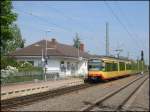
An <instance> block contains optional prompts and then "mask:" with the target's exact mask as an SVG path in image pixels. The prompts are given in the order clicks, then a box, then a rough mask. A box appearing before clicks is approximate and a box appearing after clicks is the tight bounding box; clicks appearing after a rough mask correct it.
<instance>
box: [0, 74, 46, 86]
mask: <svg viewBox="0 0 150 112" xmlns="http://www.w3.org/2000/svg"><path fill="white" fill-rule="evenodd" d="M3 75H4V74H3ZM43 77H44V76H43V72H39V71H38V72H37V71H32V72H17V73H15V74H10V75H8V76H7V77H1V84H3V85H4V84H9V83H19V82H27V81H36V80H43Z"/></svg>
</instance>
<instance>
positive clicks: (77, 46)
mask: <svg viewBox="0 0 150 112" xmlns="http://www.w3.org/2000/svg"><path fill="white" fill-rule="evenodd" d="M73 42H74V45H73V47H75V48H79V47H80V44H81V41H80V38H79V36H78V33H76V37H75V38H74V39H73Z"/></svg>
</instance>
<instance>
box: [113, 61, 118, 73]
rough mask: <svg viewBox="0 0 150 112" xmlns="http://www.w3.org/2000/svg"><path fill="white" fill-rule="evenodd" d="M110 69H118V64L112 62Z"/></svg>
mask: <svg viewBox="0 0 150 112" xmlns="http://www.w3.org/2000/svg"><path fill="white" fill-rule="evenodd" d="M112 71H118V64H117V63H112Z"/></svg>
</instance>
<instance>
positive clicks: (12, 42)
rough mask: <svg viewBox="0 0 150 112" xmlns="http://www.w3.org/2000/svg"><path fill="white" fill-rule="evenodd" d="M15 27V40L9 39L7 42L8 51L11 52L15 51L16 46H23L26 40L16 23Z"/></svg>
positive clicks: (13, 27) (13, 26)
mask: <svg viewBox="0 0 150 112" xmlns="http://www.w3.org/2000/svg"><path fill="white" fill-rule="evenodd" d="M12 29H13V40H8V41H7V42H6V47H5V48H6V53H10V52H11V51H15V50H16V48H23V47H24V43H25V40H23V39H22V36H21V32H20V29H19V28H18V26H17V25H16V24H13V25H12Z"/></svg>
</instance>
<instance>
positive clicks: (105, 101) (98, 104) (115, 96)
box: [80, 75, 149, 111]
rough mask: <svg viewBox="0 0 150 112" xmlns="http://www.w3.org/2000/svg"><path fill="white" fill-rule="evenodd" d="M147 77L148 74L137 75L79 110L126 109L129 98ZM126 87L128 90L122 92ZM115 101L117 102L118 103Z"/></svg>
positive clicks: (128, 104)
mask: <svg viewBox="0 0 150 112" xmlns="http://www.w3.org/2000/svg"><path fill="white" fill-rule="evenodd" d="M148 77H149V76H148V75H144V76H141V77H138V78H136V79H135V80H133V81H131V82H129V83H128V84H126V85H124V86H122V87H120V88H119V89H117V90H115V91H112V92H111V93H108V94H106V95H105V96H103V97H101V98H100V99H98V100H97V101H95V102H94V103H92V104H89V105H87V106H86V107H84V108H82V109H81V110H80V111H106V110H109V111H112V110H113V111H121V110H128V109H129V106H130V104H131V101H129V100H130V99H131V98H132V97H133V96H134V95H135V93H136V92H137V91H138V90H139V89H140V88H141V87H142V86H143V84H144V82H146V80H148ZM131 88H132V89H131ZM127 89H130V91H129V92H128V93H126V94H124V93H123V91H124V92H125V91H126V90H127ZM121 92H122V93H121ZM120 98H121V99H120ZM115 102H117V103H118V104H117V103H115Z"/></svg>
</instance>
